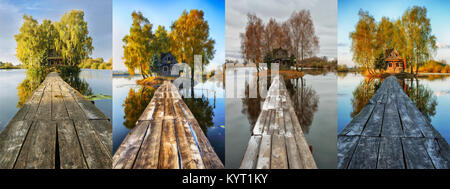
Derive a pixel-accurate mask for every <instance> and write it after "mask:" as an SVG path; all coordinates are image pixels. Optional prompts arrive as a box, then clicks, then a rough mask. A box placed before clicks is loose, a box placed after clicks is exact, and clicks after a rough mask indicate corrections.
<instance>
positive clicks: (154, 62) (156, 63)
mask: <svg viewBox="0 0 450 189" xmlns="http://www.w3.org/2000/svg"><path fill="white" fill-rule="evenodd" d="M148 67H149V68H150V70H149V73H155V74H157V73H158V72H159V69H160V67H161V60H160V59H159V56H158V55H157V54H153V56H152V59H151V60H150V61H149V65H148Z"/></svg>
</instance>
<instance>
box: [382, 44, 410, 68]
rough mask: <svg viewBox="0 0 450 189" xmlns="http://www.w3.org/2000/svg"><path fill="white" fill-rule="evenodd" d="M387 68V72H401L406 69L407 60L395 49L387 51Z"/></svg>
mask: <svg viewBox="0 0 450 189" xmlns="http://www.w3.org/2000/svg"><path fill="white" fill-rule="evenodd" d="M385 57H386V58H385V59H384V61H385V70H386V72H387V73H401V72H404V71H405V70H406V60H405V59H404V58H402V57H401V56H400V54H399V53H398V52H397V50H395V49H388V50H386V52H385Z"/></svg>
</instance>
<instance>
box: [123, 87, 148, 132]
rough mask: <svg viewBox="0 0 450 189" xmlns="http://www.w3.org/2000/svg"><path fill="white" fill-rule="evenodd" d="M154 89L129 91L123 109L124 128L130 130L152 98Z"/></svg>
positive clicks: (143, 88)
mask: <svg viewBox="0 0 450 189" xmlns="http://www.w3.org/2000/svg"><path fill="white" fill-rule="evenodd" d="M155 91H156V89H155V88H153V87H142V86H141V87H140V88H139V90H138V91H135V90H134V89H130V91H129V92H128V96H127V98H126V99H125V102H124V103H123V104H122V106H123V107H124V109H123V110H124V113H125V114H124V116H123V118H124V120H125V121H124V122H123V125H125V127H127V128H129V129H132V128H133V127H134V126H135V123H136V121H137V120H138V118H139V116H141V114H142V112H144V110H145V108H146V107H147V105H148V103H150V100H151V99H152V98H153V95H154V94H155Z"/></svg>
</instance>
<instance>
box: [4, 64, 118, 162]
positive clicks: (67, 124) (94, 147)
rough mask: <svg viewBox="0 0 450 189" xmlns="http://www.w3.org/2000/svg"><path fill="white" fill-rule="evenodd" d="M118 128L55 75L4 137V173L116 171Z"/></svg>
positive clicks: (16, 118)
mask: <svg viewBox="0 0 450 189" xmlns="http://www.w3.org/2000/svg"><path fill="white" fill-rule="evenodd" d="M111 151H112V125H111V122H110V121H109V119H108V118H107V117H106V116H105V115H104V114H103V113H102V112H101V111H100V110H99V109H98V108H97V107H95V105H94V104H92V103H91V102H90V101H89V100H87V99H86V98H85V97H84V96H83V95H81V94H80V93H79V92H78V91H76V90H75V89H73V88H72V87H70V86H69V84H67V83H66V82H64V81H63V79H62V78H61V77H59V76H58V74H57V73H54V72H53V73H50V74H49V75H48V76H47V77H46V79H45V80H44V81H43V83H42V84H41V85H40V86H39V87H38V88H37V89H36V90H35V91H33V93H32V95H31V96H30V98H29V99H28V100H27V102H26V103H25V104H24V105H23V107H22V108H21V109H20V110H19V111H18V112H17V114H16V115H15V116H14V117H13V118H12V120H11V121H10V122H9V123H8V125H7V126H6V127H5V128H4V129H3V131H2V132H1V133H0V168H3V169H12V168H16V169H23V168H38V169H55V168H56V169H58V168H61V169H82V168H102V169H107V168H111V165H112V157H111V156H112V155H111Z"/></svg>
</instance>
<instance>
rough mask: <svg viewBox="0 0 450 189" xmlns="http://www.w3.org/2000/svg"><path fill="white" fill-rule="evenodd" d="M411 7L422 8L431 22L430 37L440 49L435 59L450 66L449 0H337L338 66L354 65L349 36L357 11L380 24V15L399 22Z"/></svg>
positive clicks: (354, 24)
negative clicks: (431, 34)
mask: <svg viewBox="0 0 450 189" xmlns="http://www.w3.org/2000/svg"><path fill="white" fill-rule="evenodd" d="M414 5H418V6H425V7H426V8H427V11H428V12H427V16H428V18H430V20H431V28H432V32H433V34H434V35H435V36H436V38H437V42H438V43H439V48H438V50H437V51H436V54H435V56H434V58H435V59H437V60H446V61H447V63H448V64H449V63H450V32H449V31H450V24H449V20H450V11H449V8H450V1H446V0H426V1H425V0H422V1H419V0H396V1H392V0H391V1H389V0H377V1H368V0H363V1H361V0H339V1H338V61H339V64H347V65H349V66H353V65H354V63H353V61H352V54H351V52H350V45H351V41H350V39H349V33H350V32H352V31H354V28H355V26H356V23H357V22H358V18H359V16H358V11H359V10H360V9H363V10H365V11H369V13H370V14H371V15H372V16H373V17H374V18H375V20H376V21H380V20H381V18H382V17H383V16H386V17H389V18H390V19H398V18H400V17H401V16H402V14H403V13H404V12H405V11H406V9H408V8H409V7H412V6H414Z"/></svg>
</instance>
